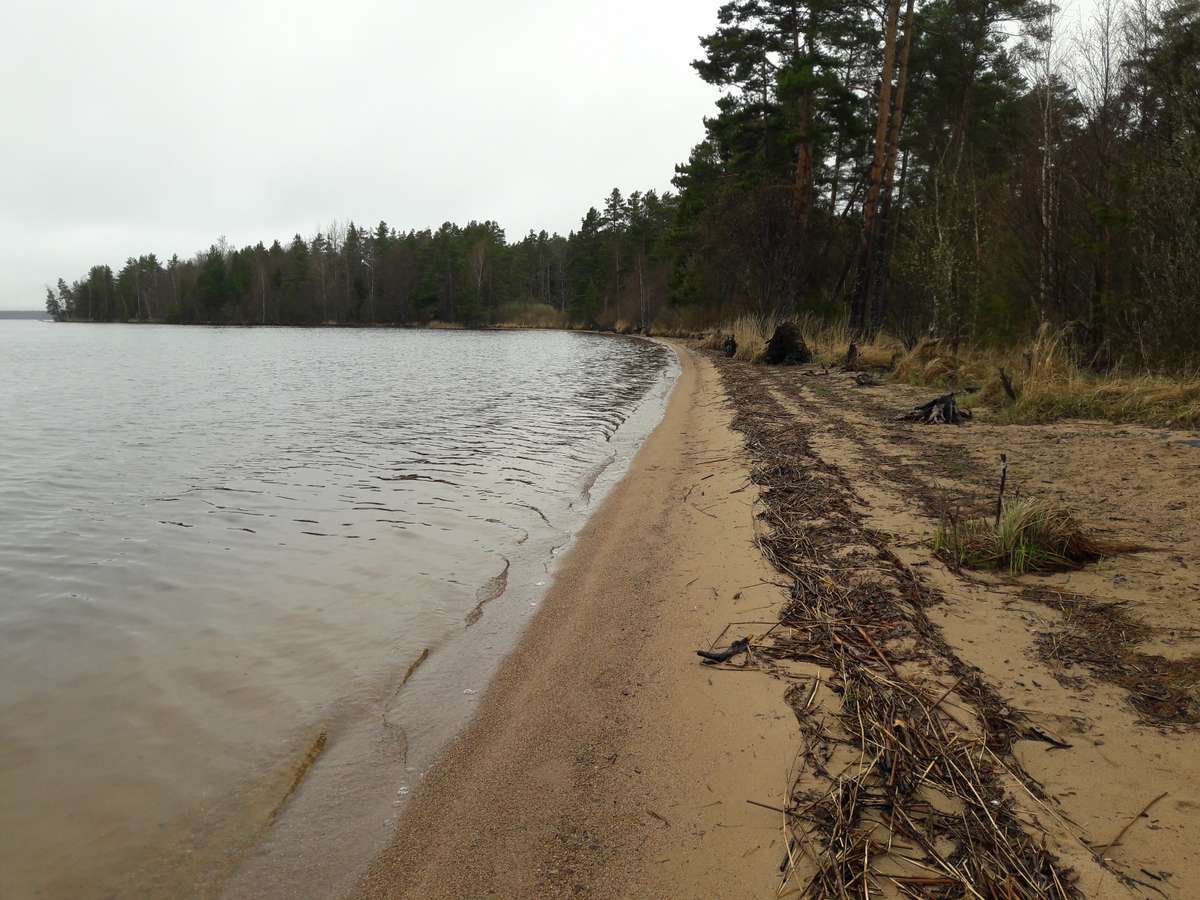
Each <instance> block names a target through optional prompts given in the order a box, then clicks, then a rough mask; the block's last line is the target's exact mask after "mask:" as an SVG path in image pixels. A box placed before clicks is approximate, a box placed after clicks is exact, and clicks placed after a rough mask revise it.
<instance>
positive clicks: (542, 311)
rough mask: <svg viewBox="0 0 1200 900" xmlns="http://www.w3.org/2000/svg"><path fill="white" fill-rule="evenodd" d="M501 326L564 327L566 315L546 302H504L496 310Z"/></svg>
mask: <svg viewBox="0 0 1200 900" xmlns="http://www.w3.org/2000/svg"><path fill="white" fill-rule="evenodd" d="M496 324H497V325H498V326H499V327H501V328H566V327H568V326H569V322H568V320H567V316H566V314H565V313H563V312H562V311H561V310H558V309H555V308H554V307H553V306H551V305H550V304H548V303H505V304H503V305H502V306H500V307H499V308H498V309H497V310H496Z"/></svg>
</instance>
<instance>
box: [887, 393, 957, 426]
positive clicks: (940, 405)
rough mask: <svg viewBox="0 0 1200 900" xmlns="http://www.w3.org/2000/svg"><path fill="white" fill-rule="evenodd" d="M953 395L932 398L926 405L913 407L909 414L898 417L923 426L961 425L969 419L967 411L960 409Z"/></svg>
mask: <svg viewBox="0 0 1200 900" xmlns="http://www.w3.org/2000/svg"><path fill="white" fill-rule="evenodd" d="M954 397H955V395H954V394H952V393H951V394H943V395H942V396H940V397H934V398H933V399H932V400H930V401H929V402H928V403H922V404H921V405H920V406H914V407H913V408H912V410H911V411H910V412H907V413H905V414H904V415H902V416H900V418H901V419H902V420H904V421H908V422H921V423H922V424H925V425H961V424H962V423H963V422H965V421H967V419H969V418H971V411H970V410H969V409H962V408H960V407H959V405H958V403H956V402H955V400H954Z"/></svg>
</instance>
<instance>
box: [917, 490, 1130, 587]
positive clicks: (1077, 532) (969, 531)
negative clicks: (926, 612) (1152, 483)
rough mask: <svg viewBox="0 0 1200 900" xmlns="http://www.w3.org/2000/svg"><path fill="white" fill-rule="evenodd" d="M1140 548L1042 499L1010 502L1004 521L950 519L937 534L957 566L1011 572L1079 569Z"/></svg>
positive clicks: (938, 545) (938, 544)
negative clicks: (1097, 531) (1099, 533)
mask: <svg viewBox="0 0 1200 900" xmlns="http://www.w3.org/2000/svg"><path fill="white" fill-rule="evenodd" d="M1135 549H1137V548H1136V547H1133V546H1132V545H1122V544H1117V543H1114V542H1108V541H1104V540H1102V539H1100V538H1097V537H1096V536H1094V535H1093V534H1091V533H1090V532H1088V531H1087V530H1085V529H1084V528H1083V526H1081V525H1080V524H1079V522H1078V521H1077V520H1076V519H1075V517H1074V516H1073V515H1071V513H1070V512H1068V511H1067V510H1065V509H1063V508H1062V507H1061V506H1059V505H1057V504H1055V503H1053V502H1051V501H1049V500H1036V499H1021V500H1011V501H1008V502H1006V503H1004V505H1003V507H1002V509H1001V512H1000V516H999V520H998V521H997V520H993V519H968V520H960V519H957V518H954V517H946V518H944V519H943V520H942V523H941V524H940V525H939V527H938V530H937V534H936V535H935V536H934V550H935V551H936V552H937V553H938V554H939V555H940V556H942V557H943V558H945V559H948V560H949V561H950V562H952V563H953V564H955V565H957V566H966V567H968V568H972V569H1002V570H1006V571H1008V573H1009V574H1010V575H1020V574H1022V573H1024V572H1049V571H1054V570H1057V569H1069V568H1074V567H1076V566H1079V565H1083V564H1085V563H1089V562H1094V561H1095V560H1097V559H1100V558H1101V557H1102V556H1105V555H1108V554H1111V553H1119V552H1122V551H1130V550H1135Z"/></svg>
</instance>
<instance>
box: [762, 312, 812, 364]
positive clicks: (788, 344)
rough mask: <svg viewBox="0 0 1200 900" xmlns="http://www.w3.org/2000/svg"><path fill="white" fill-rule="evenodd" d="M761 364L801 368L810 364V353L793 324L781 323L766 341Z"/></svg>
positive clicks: (802, 337) (797, 328) (798, 330)
mask: <svg viewBox="0 0 1200 900" xmlns="http://www.w3.org/2000/svg"><path fill="white" fill-rule="evenodd" d="M763 362H765V363H767V364H768V365H772V366H802V365H804V364H805V363H810V362H812V353H810V352H809V350H808V345H807V344H805V343H804V336H803V335H802V334H800V329H799V327H798V326H797V325H796V323H795V322H783V323H781V324H780V325H779V326H778V327H777V328H776V329H775V333H774V334H773V335H771V339H770V340H769V341H767V350H766V353H764V354H763Z"/></svg>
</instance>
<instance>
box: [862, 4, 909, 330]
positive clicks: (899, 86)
mask: <svg viewBox="0 0 1200 900" xmlns="http://www.w3.org/2000/svg"><path fill="white" fill-rule="evenodd" d="M912 37H913V0H908V3H907V6H906V7H905V10H904V46H903V48H902V49H901V51H900V64H899V71H898V73H897V75H896V97H895V102H894V103H893V105H892V115H891V125H890V128H889V133H888V142H887V155H886V157H885V159H884V165H883V185H882V191H881V199H880V204H879V216H878V222H877V225H876V232H877V233H876V235H875V238H874V244H875V247H874V257H875V258H874V260H872V261H871V266H872V269H873V271H872V273H871V278H870V281H869V282H868V291H867V310H866V312H867V324H868V328H869V330H870V332H871V334H876V333H878V331H879V329H880V328H882V327H883V319H884V316H885V315H886V314H887V288H888V284H887V282H888V275H889V272H890V268H891V249H892V241H891V233H892V229H891V227H890V218H891V212H892V189H893V186H894V184H895V181H896V156H897V153H898V150H899V147H900V134H901V130H902V128H903V127H904V95H905V94H906V93H907V87H908V56H909V51H910V50H911V49H912ZM905 161H906V162H907V156H906V157H905Z"/></svg>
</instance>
